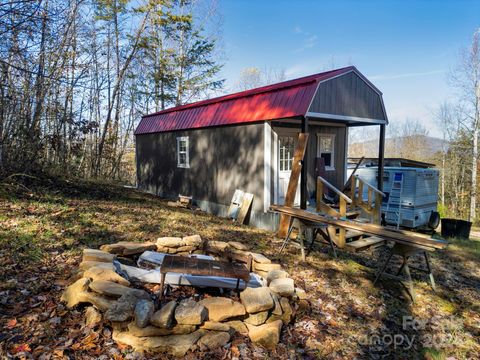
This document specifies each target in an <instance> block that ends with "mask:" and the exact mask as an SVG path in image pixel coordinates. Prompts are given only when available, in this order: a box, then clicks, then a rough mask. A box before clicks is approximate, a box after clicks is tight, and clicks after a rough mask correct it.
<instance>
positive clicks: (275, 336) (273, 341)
mask: <svg viewBox="0 0 480 360" xmlns="http://www.w3.org/2000/svg"><path fill="white" fill-rule="evenodd" d="M282 325H283V323H282V320H276V321H273V322H271V323H268V324H264V325H260V326H254V325H250V324H247V328H248V337H249V338H250V340H252V342H253V343H254V344H257V345H260V346H263V347H265V348H267V349H275V347H276V346H277V344H278V342H279V340H280V332H281V330H282Z"/></svg>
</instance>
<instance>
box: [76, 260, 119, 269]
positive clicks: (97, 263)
mask: <svg viewBox="0 0 480 360" xmlns="http://www.w3.org/2000/svg"><path fill="white" fill-rule="evenodd" d="M78 267H79V268H80V270H83V271H85V270H88V269H90V268H92V267H99V268H102V269H110V270H112V271H115V266H114V265H113V264H112V263H110V262H101V261H82V262H81V263H80V265H78Z"/></svg>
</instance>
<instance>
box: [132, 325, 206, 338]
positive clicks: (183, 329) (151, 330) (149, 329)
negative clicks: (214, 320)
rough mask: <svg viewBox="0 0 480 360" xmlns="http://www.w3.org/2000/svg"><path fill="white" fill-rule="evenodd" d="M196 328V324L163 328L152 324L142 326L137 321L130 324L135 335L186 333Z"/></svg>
mask: <svg viewBox="0 0 480 360" xmlns="http://www.w3.org/2000/svg"><path fill="white" fill-rule="evenodd" d="M196 328H197V327H196V326H195V325H175V326H174V327H173V328H172V329H161V328H158V327H156V326H152V325H149V326H145V327H144V328H140V327H138V326H137V325H136V324H135V322H131V323H130V324H128V331H129V333H130V334H132V335H134V336H165V335H184V334H190V333H192V332H194V331H195V330H196Z"/></svg>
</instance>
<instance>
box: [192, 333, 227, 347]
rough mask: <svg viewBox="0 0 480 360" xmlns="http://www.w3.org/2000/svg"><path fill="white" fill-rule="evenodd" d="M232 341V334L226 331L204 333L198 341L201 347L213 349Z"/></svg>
mask: <svg viewBox="0 0 480 360" xmlns="http://www.w3.org/2000/svg"><path fill="white" fill-rule="evenodd" d="M229 341H230V334H229V333H228V332H225V331H210V332H208V333H206V334H205V335H203V336H202V337H201V338H200V339H199V340H198V342H197V344H198V345H199V346H200V349H201V350H203V349H205V348H206V349H208V350H213V349H216V348H219V347H221V346H224V345H225V344H227V343H228V342H229Z"/></svg>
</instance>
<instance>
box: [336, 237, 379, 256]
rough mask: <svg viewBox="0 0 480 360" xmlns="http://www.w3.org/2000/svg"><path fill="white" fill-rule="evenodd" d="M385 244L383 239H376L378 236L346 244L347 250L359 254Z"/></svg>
mask: <svg viewBox="0 0 480 360" xmlns="http://www.w3.org/2000/svg"><path fill="white" fill-rule="evenodd" d="M384 243H385V240H384V239H381V238H379V237H376V236H370V237H367V238H363V239H360V240H355V241H352V242H349V243H347V244H345V249H347V250H350V251H353V252H358V251H362V250H365V249H368V248H370V247H378V246H381V245H383V244H384Z"/></svg>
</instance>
